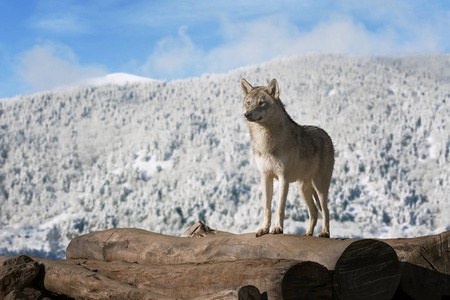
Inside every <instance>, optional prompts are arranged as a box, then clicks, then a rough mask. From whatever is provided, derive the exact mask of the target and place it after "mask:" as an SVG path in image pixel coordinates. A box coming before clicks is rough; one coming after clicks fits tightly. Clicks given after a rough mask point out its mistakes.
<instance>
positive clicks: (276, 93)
mask: <svg viewBox="0 0 450 300" xmlns="http://www.w3.org/2000/svg"><path fill="white" fill-rule="evenodd" d="M267 90H268V91H269V95H271V96H272V97H274V98H275V99H278V98H279V97H280V88H279V87H278V82H277V80H276V79H275V78H274V79H272V80H271V81H270V82H269V85H268V86H267Z"/></svg>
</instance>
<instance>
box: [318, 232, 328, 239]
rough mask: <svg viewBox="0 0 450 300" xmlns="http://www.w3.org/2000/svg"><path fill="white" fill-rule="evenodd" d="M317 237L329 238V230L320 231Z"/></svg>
mask: <svg viewBox="0 0 450 300" xmlns="http://www.w3.org/2000/svg"><path fill="white" fill-rule="evenodd" d="M319 237H323V238H329V237H330V233H329V232H322V233H320V234H319Z"/></svg>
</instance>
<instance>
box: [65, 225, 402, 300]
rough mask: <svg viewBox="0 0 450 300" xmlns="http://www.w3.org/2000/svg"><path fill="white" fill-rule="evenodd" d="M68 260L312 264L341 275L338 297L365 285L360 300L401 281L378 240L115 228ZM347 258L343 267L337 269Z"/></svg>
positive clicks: (76, 248) (73, 249)
mask: <svg viewBox="0 0 450 300" xmlns="http://www.w3.org/2000/svg"><path fill="white" fill-rule="evenodd" d="M352 245H353V246H352ZM350 246H351V247H350ZM355 249H356V251H355ZM373 249H376V250H375V251H374V250H373ZM66 256H67V258H70V259H74V258H85V259H97V260H103V261H115V260H118V261H128V262H137V263H139V264H149V265H171V264H186V263H220V262H230V261H239V260H255V259H262V258H265V259H287V260H297V261H311V262H316V263H318V264H320V265H323V266H324V267H325V268H327V269H328V270H334V271H335V274H338V276H334V279H333V280H334V286H335V287H336V293H337V296H339V294H340V293H342V291H343V290H342V289H340V288H339V287H349V286H353V287H354V290H355V291H356V289H357V288H360V287H362V286H364V291H363V292H360V293H359V294H358V295H357V296H358V297H355V299H356V298H358V299H362V298H361V296H364V297H366V298H367V299H371V298H373V297H375V298H377V299H381V298H379V295H380V294H381V295H384V296H386V298H385V299H390V298H392V296H393V295H394V293H395V290H396V288H397V286H398V283H399V280H400V270H399V265H398V259H397V256H396V254H395V252H394V250H393V249H392V248H391V247H390V246H389V245H387V244H386V243H383V242H381V241H377V240H355V239H326V238H317V237H308V236H297V235H287V234H281V235H272V234H269V235H264V236H262V237H259V238H256V237H255V235H254V233H250V234H239V235H233V234H218V235H215V234H206V236H204V237H201V238H182V237H174V236H166V235H162V234H156V233H152V232H148V231H145V230H140V229H110V230H105V231H99V232H94V233H91V234H87V235H83V236H80V237H78V238H75V239H73V240H72V241H71V243H70V244H69V246H68V248H67V252H66ZM341 256H342V258H341V259H340V264H339V265H336V263H337V261H338V259H339V258H340V257H341ZM340 266H342V267H340ZM339 268H342V269H339ZM368 269H370V270H371V271H370V274H367V271H366V270H368ZM369 275H370V276H369ZM374 278H377V280H376V281H375V280H374ZM349 295H354V293H350V294H349ZM349 299H350V298H349Z"/></svg>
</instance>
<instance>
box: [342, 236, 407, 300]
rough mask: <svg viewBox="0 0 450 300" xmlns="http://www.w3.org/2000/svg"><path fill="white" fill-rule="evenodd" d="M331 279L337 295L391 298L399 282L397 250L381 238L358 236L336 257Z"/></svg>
mask: <svg viewBox="0 0 450 300" xmlns="http://www.w3.org/2000/svg"><path fill="white" fill-rule="evenodd" d="M333 282H334V290H335V293H336V294H337V296H338V297H339V298H340V299H374V300H376V299H391V298H392V297H393V296H394V294H395V291H396V290H397V287H398V285H399V282H400V264H399V261H398V258H397V254H396V252H395V250H394V249H393V248H392V247H391V246H389V245H388V244H386V243H384V242H381V241H378V240H372V239H363V240H357V241H355V242H353V243H351V244H350V245H349V246H348V247H347V248H346V249H345V250H344V252H343V253H342V255H341V256H340V257H339V259H338V260H337V262H336V267H335V270H334V276H333Z"/></svg>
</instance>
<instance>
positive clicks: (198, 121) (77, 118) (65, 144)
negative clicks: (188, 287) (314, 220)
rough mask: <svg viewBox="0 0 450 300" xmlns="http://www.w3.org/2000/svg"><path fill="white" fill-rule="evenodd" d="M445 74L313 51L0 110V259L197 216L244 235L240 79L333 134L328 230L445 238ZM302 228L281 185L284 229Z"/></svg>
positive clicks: (246, 152)
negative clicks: (270, 90) (274, 90)
mask: <svg viewBox="0 0 450 300" xmlns="http://www.w3.org/2000/svg"><path fill="white" fill-rule="evenodd" d="M449 70H450V56H449V55H434V56H415V57H413V56H404V57H375V58H370V57H356V56H355V57H354V56H337V55H319V54H309V55H303V56H298V57H292V58H287V59H279V60H275V61H272V62H268V63H266V64H263V65H259V66H249V67H246V68H241V69H238V70H235V71H232V72H229V73H227V74H220V75H204V76H202V77H201V78H191V79H186V80H177V81H172V82H159V81H143V82H129V83H128V84H120V85H103V84H100V85H97V86H89V87H82V88H77V89H70V90H67V91H52V92H44V93H39V94H35V95H30V96H24V97H18V98H14V99H3V100H0V255H2V254H15V253H19V252H27V253H32V254H35V255H36V254H38V255H40V256H50V257H55V256H56V257H61V256H63V255H64V249H65V247H66V246H67V244H68V241H69V240H71V239H72V238H73V237H75V236H78V235H80V234H82V233H88V232H91V231H94V230H102V229H106V228H111V227H138V228H144V229H147V230H150V231H154V232H159V233H165V234H175V235H179V234H181V231H182V230H183V229H185V228H187V227H189V226H190V225H192V224H194V223H195V222H196V221H197V220H201V221H203V222H205V223H207V224H210V225H211V226H213V227H215V228H218V229H220V230H225V231H231V232H235V233H243V232H254V231H256V230H257V229H258V228H259V226H260V222H261V221H262V214H263V213H262V205H261V200H260V198H261V191H260V186H259V175H258V171H257V169H256V166H255V164H254V163H253V160H252V157H251V149H250V138H249V135H248V130H247V127H246V124H245V121H244V118H243V116H242V113H241V111H242V109H241V91H240V84H239V80H240V78H241V77H245V78H246V79H247V80H248V81H249V82H250V83H252V84H253V85H263V84H264V85H265V84H267V83H268V82H269V80H270V79H271V78H277V80H278V83H279V85H280V98H281V99H282V101H283V102H284V104H285V105H286V110H287V111H288V112H289V114H290V115H291V117H292V118H293V119H294V120H295V121H297V122H298V123H300V124H312V125H317V126H320V127H322V128H324V129H325V130H326V131H327V132H328V133H329V134H330V136H331V137H332V138H333V141H334V144H335V148H336V166H335V171H334V176H333V180H332V185H331V188H330V196H329V208H330V214H331V235H332V236H334V237H338V236H340V237H362V236H364V237H410V236H413V235H427V234H436V233H439V232H441V231H444V230H446V229H447V230H448V229H449V227H450V222H449V221H448V216H449V215H450V205H449V203H450V202H449V198H448V195H449V194H450V173H449V171H448V170H449V169H450V131H449V128H450V119H449V117H448V116H450V106H449V102H450V71H449ZM275 193H277V188H276V185H275ZM307 223H308V213H307V209H306V206H305V205H304V204H303V203H302V201H301V199H300V197H299V196H298V193H297V191H296V186H295V184H292V185H291V187H290V193H289V196H288V203H287V209H286V221H285V233H293V234H302V233H304V232H305V228H306V227H307ZM318 225H319V226H317V227H316V234H317V233H318V232H320V231H319V230H320V222H319V224H318Z"/></svg>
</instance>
